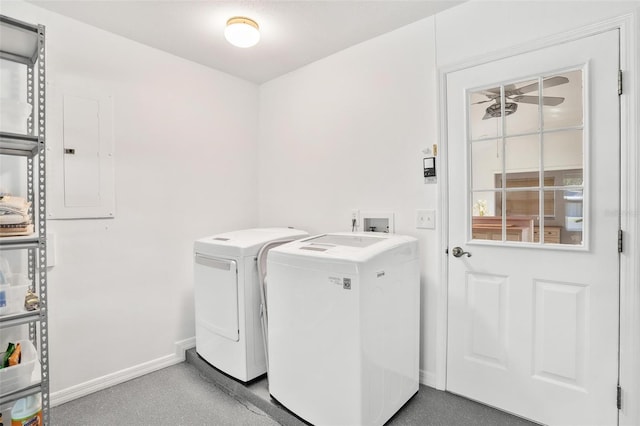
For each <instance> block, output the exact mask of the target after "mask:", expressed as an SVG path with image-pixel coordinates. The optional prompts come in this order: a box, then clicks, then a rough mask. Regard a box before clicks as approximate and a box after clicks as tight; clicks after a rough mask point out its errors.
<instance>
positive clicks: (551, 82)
mask: <svg viewBox="0 0 640 426" xmlns="http://www.w3.org/2000/svg"><path fill="white" fill-rule="evenodd" d="M568 82H569V79H568V78H567V77H562V76H555V77H550V78H547V79H546V80H542V87H543V88H545V89H546V88H549V87H554V86H559V85H561V84H565V83H568ZM534 90H538V83H531V84H527V85H526V86H522V87H520V88H518V89H514V90H509V95H523V94H525V93H529V92H533V91H534ZM505 91H506V87H505Z"/></svg>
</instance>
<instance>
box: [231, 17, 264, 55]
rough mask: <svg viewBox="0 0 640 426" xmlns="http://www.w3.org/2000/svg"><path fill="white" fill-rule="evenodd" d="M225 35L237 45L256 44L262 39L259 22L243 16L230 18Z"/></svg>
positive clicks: (249, 45) (247, 45)
mask: <svg viewBox="0 0 640 426" xmlns="http://www.w3.org/2000/svg"><path fill="white" fill-rule="evenodd" d="M224 37H225V38H226V39H227V41H228V42H229V43H231V44H233V45H234V46H237V47H251V46H254V45H256V44H257V43H258V42H259V41H260V31H259V30H258V23H257V22H256V21H254V20H253V19H249V18H245V17H242V16H236V17H233V18H230V19H229V20H228V21H227V28H225V30H224Z"/></svg>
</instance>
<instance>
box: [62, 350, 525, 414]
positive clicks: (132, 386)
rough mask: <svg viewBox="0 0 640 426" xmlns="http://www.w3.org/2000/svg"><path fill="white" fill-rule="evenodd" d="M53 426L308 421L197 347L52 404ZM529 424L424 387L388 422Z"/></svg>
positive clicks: (263, 387)
mask: <svg viewBox="0 0 640 426" xmlns="http://www.w3.org/2000/svg"><path fill="white" fill-rule="evenodd" d="M51 424H52V425H55V426H74V425H90V426H102V425H105V426H107V425H108V426H114V425H131V426H137V425H140V426H151V425H154V426H163V425H167V426H169V425H207V426H208V425H212V426H213V425H215V426H217V425H221V426H224V425H256V426H262V425H266V426H272V425H284V426H304V425H306V423H305V422H303V421H301V420H300V419H299V418H297V417H296V416H294V415H293V414H292V413H290V412H289V411H287V410H286V409H285V408H284V407H282V406H281V405H279V404H278V403H277V402H275V401H274V400H272V399H271V398H270V396H269V391H268V383H267V379H266V378H261V379H258V380H256V381H254V382H252V383H250V384H248V385H245V384H242V383H240V382H238V381H236V380H234V379H232V378H230V377H228V376H226V375H225V374H223V373H221V372H220V371H218V370H216V369H215V368H213V367H211V366H210V365H209V364H207V363H206V362H205V361H204V360H202V358H200V357H199V356H198V355H197V354H196V353H195V350H193V349H192V350H189V351H187V362H185V363H182V364H178V365H175V366H172V367H168V368H165V369H162V370H159V371H156V372H154V373H151V374H147V375H146V376H143V377H139V378H137V379H134V380H131V381H129V382H126V383H122V384H119V385H116V386H113V387H111V388H108V389H105V390H102V391H99V392H96V393H93V394H91V395H88V396H86V397H83V398H79V399H76V400H74V401H71V402H68V403H66V404H62V405H60V406H58V407H54V408H53V409H52V410H51ZM414 425H416V426H418V425H420V426H422V425H424V426H467V425H468V426H511V425H513V426H532V425H534V423H531V422H528V421H526V420H523V419H521V418H518V417H514V416H512V415H510V414H507V413H504V412H501V411H498V410H495V409H493V408H490V407H487V406H485V405H482V404H478V403H476V402H473V401H470V400H468V399H465V398H462V397H459V396H456V395H453V394H450V393H447V392H442V391H438V390H435V389H433V388H429V387H426V386H420V391H419V392H418V393H417V394H416V395H415V396H414V397H413V398H412V399H411V400H409V402H408V403H407V404H406V405H405V406H404V407H403V408H402V409H401V410H400V411H399V412H398V413H397V414H396V415H395V416H394V417H392V418H391V420H390V421H389V422H387V426H414Z"/></svg>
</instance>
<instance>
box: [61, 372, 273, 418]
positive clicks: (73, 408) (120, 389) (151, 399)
mask: <svg viewBox="0 0 640 426" xmlns="http://www.w3.org/2000/svg"><path fill="white" fill-rule="evenodd" d="M50 417H51V418H50V423H51V425H53V426H75V425H78V426H80V425H83V426H103V425H104V426H118V425H127V426H152V425H153V426H161V425H167V426H168V425H247V426H248V425H256V426H277V425H278V423H277V422H276V421H275V420H273V419H271V418H270V417H269V416H267V415H266V414H265V413H264V411H262V410H260V409H259V408H257V407H255V406H254V405H252V404H251V403H249V402H246V401H242V400H238V399H236V398H234V397H232V396H230V395H229V394H227V393H226V392H224V391H223V390H221V389H220V388H219V387H218V386H216V385H215V384H214V383H213V382H212V381H211V380H210V379H208V378H207V377H205V376H204V375H202V374H201V373H200V371H199V370H198V369H197V368H195V367H194V366H193V365H190V364H186V363H182V364H178V365H174V366H172V367H168V368H164V369H162V370H159V371H156V372H154V373H151V374H147V375H145V376H142V377H139V378H137V379H134V380H131V381H128V382H125V383H122V384H119V385H116V386H113V387H111V388H108V389H105V390H102V391H99V392H96V393H93V394H91V395H88V396H85V397H82V398H78V399H76V400H74V401H71V402H68V403H66V404H62V405H59V406H57V407H53V409H51V413H50Z"/></svg>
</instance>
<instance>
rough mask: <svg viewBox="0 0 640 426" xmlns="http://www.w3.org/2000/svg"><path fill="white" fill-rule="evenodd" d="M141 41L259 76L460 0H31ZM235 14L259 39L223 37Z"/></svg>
mask: <svg viewBox="0 0 640 426" xmlns="http://www.w3.org/2000/svg"><path fill="white" fill-rule="evenodd" d="M29 1H30V2H31V3H33V4H35V5H37V6H40V7H43V8H45V9H49V10H51V11H53V12H57V13H60V14H62V15H66V16H68V17H71V18H74V19H77V20H79V21H82V22H86V23H88V24H90V25H93V26H96V27H98V28H102V29H104V30H107V31H110V32H113V33H116V34H119V35H121V36H124V37H127V38H129V39H132V40H136V41H138V42H140V43H144V44H146V45H149V46H152V47H155V48H157V49H160V50H164V51H166V52H169V53H172V54H174V55H177V56H180V57H183V58H186V59H189V60H192V61H194V62H198V63H200V64H203V65H206V66H208V67H211V68H215V69H218V70H220V71H224V72H226V73H229V74H232V75H235V76H238V77H240V78H243V79H246V80H249V81H252V82H255V83H263V82H265V81H268V80H271V79H273V78H275V77H278V76H280V75H283V74H286V73H288V72H290V71H292V70H295V69H297V68H299V67H301V66H303V65H306V64H309V63H311V62H314V61H316V60H318V59H321V58H323V57H326V56H328V55H331V54H332V53H335V52H338V51H340V50H343V49H345V48H347V47H349V46H353V45H355V44H358V43H360V42H362V41H365V40H368V39H370V38H373V37H375V36H378V35H380V34H384V33H386V32H389V31H392V30H394V29H397V28H400V27H402V26H404V25H407V24H409V23H412V22H415V21H418V20H420V19H423V18H425V17H428V16H431V15H433V14H435V13H437V12H440V11H442V10H444V9H447V8H450V7H453V6H455V5H457V4H460V3H462V2H463V1H460V0H440V1H436V0H408V1H404V0H378V1H364V0H353V1H345V0H323V1H309V0H297V1H291V0H290V1H273V0H262V1H257V0H254V1H247V0H242V1H218V0H196V1H193V0H138V1H122V0H91V1H88V0H29ZM232 16H247V17H249V18H252V19H254V20H256V21H257V22H258V24H259V26H260V30H261V41H260V43H259V44H258V45H257V46H254V47H251V48H248V49H240V48H237V47H233V46H231V45H230V44H229V43H227V42H226V40H225V39H224V35H223V32H224V27H225V24H226V22H227V19H229V18H230V17H232Z"/></svg>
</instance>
